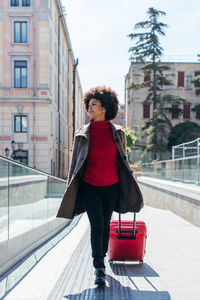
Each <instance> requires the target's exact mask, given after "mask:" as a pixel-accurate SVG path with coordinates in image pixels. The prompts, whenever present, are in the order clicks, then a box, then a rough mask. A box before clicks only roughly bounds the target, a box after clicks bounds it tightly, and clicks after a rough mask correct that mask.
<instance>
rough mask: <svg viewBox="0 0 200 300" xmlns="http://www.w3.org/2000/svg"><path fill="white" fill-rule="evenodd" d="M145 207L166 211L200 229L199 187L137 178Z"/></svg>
mask: <svg viewBox="0 0 200 300" xmlns="http://www.w3.org/2000/svg"><path fill="white" fill-rule="evenodd" d="M138 183H139V186H140V189H141V191H142V194H143V197H144V202H145V204H146V205H149V206H152V207H156V208H161V209H167V210H170V211H172V212H174V213H175V214H177V215H179V216H180V217H181V218H184V219H185V220H187V221H189V222H191V223H192V224H194V225H196V226H198V227H200V187H199V186H195V185H189V184H188V185H187V184H182V183H177V182H170V181H167V180H166V181H165V180H159V179H153V178H148V177H138Z"/></svg>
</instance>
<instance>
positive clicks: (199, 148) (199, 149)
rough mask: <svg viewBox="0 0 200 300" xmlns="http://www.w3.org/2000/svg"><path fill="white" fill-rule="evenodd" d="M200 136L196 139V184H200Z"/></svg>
mask: <svg viewBox="0 0 200 300" xmlns="http://www.w3.org/2000/svg"><path fill="white" fill-rule="evenodd" d="M199 158H200V138H198V139H197V184H198V185H199V184H200V166H199V163H200V159H199Z"/></svg>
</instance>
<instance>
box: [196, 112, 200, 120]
mask: <svg viewBox="0 0 200 300" xmlns="http://www.w3.org/2000/svg"><path fill="white" fill-rule="evenodd" d="M196 119H198V120H200V109H198V110H197V111H196Z"/></svg>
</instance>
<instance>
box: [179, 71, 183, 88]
mask: <svg viewBox="0 0 200 300" xmlns="http://www.w3.org/2000/svg"><path fill="white" fill-rule="evenodd" d="M183 86H184V72H178V87H183Z"/></svg>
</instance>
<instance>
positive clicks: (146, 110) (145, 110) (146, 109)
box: [143, 104, 150, 119]
mask: <svg viewBox="0 0 200 300" xmlns="http://www.w3.org/2000/svg"><path fill="white" fill-rule="evenodd" d="M143 118H144V119H147V118H150V104H143Z"/></svg>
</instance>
